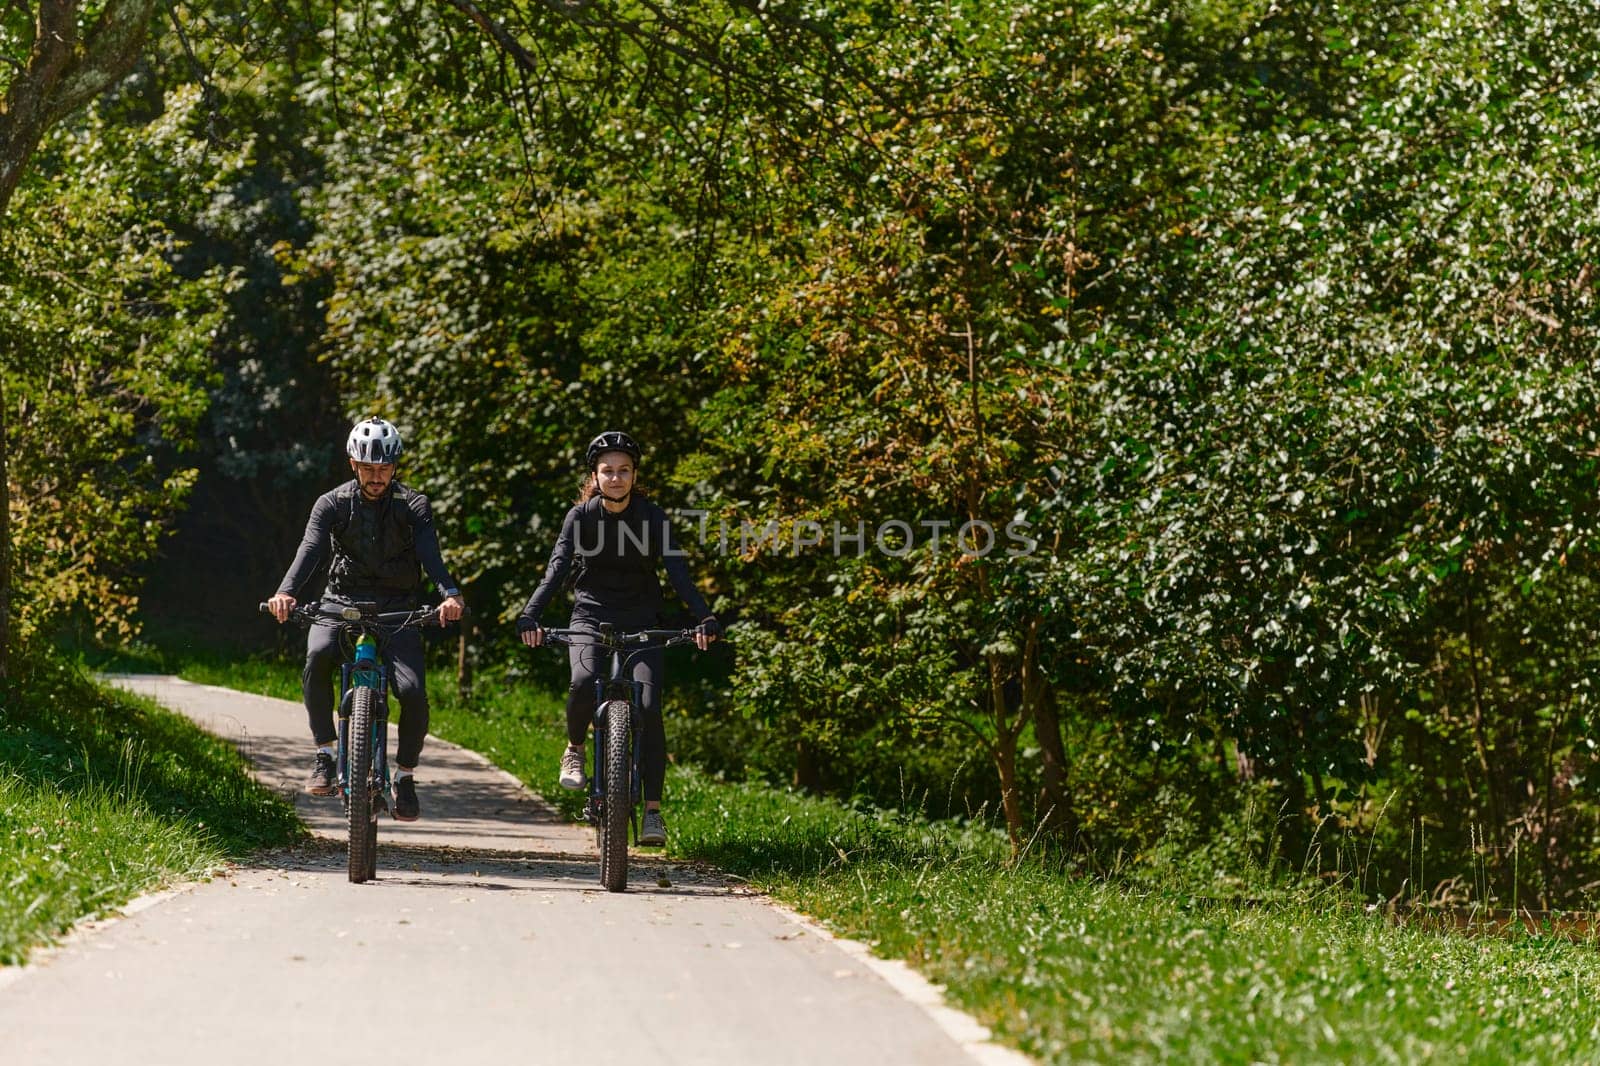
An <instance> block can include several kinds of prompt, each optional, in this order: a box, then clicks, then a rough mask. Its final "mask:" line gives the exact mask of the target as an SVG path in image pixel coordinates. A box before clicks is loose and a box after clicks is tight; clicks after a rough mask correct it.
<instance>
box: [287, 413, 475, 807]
mask: <svg viewBox="0 0 1600 1066" xmlns="http://www.w3.org/2000/svg"><path fill="white" fill-rule="evenodd" d="M401 447H402V445H401V440H400V431H399V430H397V429H395V427H394V426H393V425H391V424H390V423H388V422H386V421H384V420H383V419H381V418H369V419H366V420H365V421H363V422H358V423H357V424H356V426H355V428H353V429H352V430H351V431H350V435H349V437H348V439H346V441H345V453H346V454H347V455H348V456H349V457H350V469H351V470H352V471H353V472H354V473H355V477H354V478H353V479H352V480H350V481H347V482H345V483H344V484H343V485H340V486H339V487H338V488H336V489H333V490H331V491H329V492H326V493H324V494H323V495H322V496H320V497H318V499H317V502H316V503H315V504H313V505H312V507H311V517H310V518H309V519H308V520H307V522H306V530H305V535H304V536H303V537H302V538H301V540H300V550H299V551H298V552H297V553H296V554H295V557H294V562H293V563H292V564H290V566H289V570H288V572H287V573H286V574H284V575H283V580H282V581H281V582H279V583H278V591H277V593H276V594H275V595H274V596H273V597H272V598H271V599H269V600H268V601H267V606H268V607H269V608H270V610H271V611H272V615H273V617H274V618H276V619H277V620H278V621H279V622H280V623H282V622H285V621H287V620H288V618H289V612H290V611H291V610H293V609H294V606H295V602H296V601H295V597H296V596H297V595H298V594H299V593H300V590H301V588H302V587H303V586H304V585H305V584H306V582H307V581H309V580H310V579H311V577H312V575H313V574H314V573H315V572H316V571H317V569H318V568H319V567H320V566H321V565H322V563H323V561H324V560H325V559H327V558H328V557H329V556H330V554H331V556H332V561H331V563H330V564H329V566H328V581H327V587H326V591H325V592H324V593H323V595H322V602H323V603H325V604H329V605H331V606H347V605H352V604H356V603H361V602H370V603H376V604H377V605H378V610H379V611H381V612H390V611H408V610H411V609H413V608H414V607H416V605H417V594H418V592H419V591H420V589H421V584H422V582H421V575H420V573H419V567H420V568H421V569H424V570H426V571H427V573H428V578H429V579H430V580H431V581H432V582H433V583H434V585H436V586H437V587H438V589H439V593H440V595H442V596H443V597H444V602H442V603H441V604H439V624H440V625H444V624H445V623H447V622H453V621H455V620H456V619H458V618H460V617H461V612H462V611H463V610H464V609H465V604H464V603H463V602H462V600H461V593H460V592H459V591H458V589H457V588H456V583H455V580H454V579H453V578H451V576H450V572H449V571H448V570H446V569H445V565H444V559H443V558H442V557H441V556H440V554H439V537H438V534H437V533H436V532H435V531H434V528H433V511H432V509H431V508H430V507H429V506H428V498H427V497H426V496H424V495H422V494H421V493H420V492H416V491H414V490H413V489H410V488H408V487H406V486H405V485H403V484H401V483H400V482H398V481H396V480H394V467H395V462H396V461H397V460H398V459H399V458H400V452H401ZM386 654H387V657H388V661H389V676H390V682H391V685H392V687H393V689H394V693H395V696H396V698H397V699H398V700H399V701H400V729H399V734H400V737H399V746H398V749H397V751H396V752H395V764H396V773H395V777H394V790H395V803H394V816H395V818H397V819H398V820H400V821H402V822H414V821H416V820H417V818H418V817H419V816H420V814H421V807H420V805H419V804H418V802H417V786H416V781H415V779H414V777H413V774H412V772H413V771H414V770H415V769H416V767H417V761H418V759H419V757H420V756H421V754H422V743H423V740H424V739H426V737H427V735H428V691H427V684H426V681H427V677H426V673H425V665H424V662H423V654H422V633H421V631H419V630H417V629H406V630H402V631H401V632H400V633H399V634H398V635H396V637H395V638H394V639H393V640H392V641H391V642H390V643H389V646H388V650H387V653H386ZM339 662H340V652H339V644H338V629H337V628H336V627H334V626H322V625H318V626H312V627H311V629H310V632H309V633H308V635H307V637H306V665H305V670H304V672H303V673H302V674H301V679H300V680H301V691H302V693H303V695H304V697H305V704H306V717H307V719H308V720H309V722H310V725H311V738H312V741H313V742H314V743H315V745H316V762H315V764H314V765H313V767H312V769H311V776H310V778H309V779H308V780H307V782H306V791H307V792H309V793H311V794H312V795H313V796H333V795H337V794H338V792H339V784H338V760H337V754H336V753H337V751H338V740H339V733H338V730H337V729H335V727H334V724H333V702H334V693H333V675H334V671H335V669H336V668H337V667H338V665H339Z"/></svg>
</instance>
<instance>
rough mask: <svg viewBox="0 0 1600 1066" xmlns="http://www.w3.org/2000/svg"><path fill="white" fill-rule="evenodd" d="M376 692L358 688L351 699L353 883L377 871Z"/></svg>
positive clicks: (349, 812) (350, 813) (351, 868)
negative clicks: (374, 787) (374, 803)
mask: <svg viewBox="0 0 1600 1066" xmlns="http://www.w3.org/2000/svg"><path fill="white" fill-rule="evenodd" d="M377 708H378V691H377V689H372V688H364V687H363V688H357V689H356V690H355V691H354V692H353V693H352V694H351V700H350V729H349V734H348V736H349V744H350V758H349V764H350V778H349V782H350V802H349V804H348V806H347V811H348V818H349V830H350V868H349V874H350V880H351V881H353V882H355V883H356V884H360V883H361V882H363V881H366V880H368V879H369V878H371V877H373V876H375V875H376V873H377V864H378V821H377V819H376V818H375V817H374V812H373V809H372V723H373V720H374V719H375V718H376V717H377Z"/></svg>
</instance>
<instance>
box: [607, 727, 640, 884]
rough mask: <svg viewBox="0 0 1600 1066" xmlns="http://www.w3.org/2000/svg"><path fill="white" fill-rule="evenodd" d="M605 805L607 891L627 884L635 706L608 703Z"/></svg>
mask: <svg viewBox="0 0 1600 1066" xmlns="http://www.w3.org/2000/svg"><path fill="white" fill-rule="evenodd" d="M604 710H605V713H604V715H603V720H604V722H605V730H606V735H605V767H604V769H605V799H604V803H605V808H604V810H603V811H601V814H600V883H601V884H602V885H604V886H605V889H606V891H607V892H621V891H622V890H623V889H625V888H627V887H628V812H629V811H630V810H631V809H632V807H633V802H632V800H633V795H632V793H633V785H632V774H631V770H632V767H633V753H632V751H631V745H630V741H631V740H632V732H633V730H632V726H633V708H632V707H631V706H629V705H628V703H627V702H626V701H624V700H612V701H611V702H610V703H608V704H606V705H605V709H604Z"/></svg>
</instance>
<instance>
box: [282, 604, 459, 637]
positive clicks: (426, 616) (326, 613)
mask: <svg viewBox="0 0 1600 1066" xmlns="http://www.w3.org/2000/svg"><path fill="white" fill-rule="evenodd" d="M257 607H258V608H259V610H260V611H261V613H262V614H271V613H272V606H271V604H268V603H265V602H263V603H260V604H258V605H257ZM438 615H439V608H438V607H436V606H432V605H430V606H427V607H418V608H417V609H416V610H414V611H385V612H383V613H381V614H364V613H363V612H362V611H361V609H360V608H359V607H349V606H340V607H338V608H336V609H335V608H331V607H330V608H327V609H324V608H323V606H322V604H321V603H319V602H316V601H313V602H311V603H297V604H295V605H294V606H293V607H291V608H289V617H290V618H292V619H294V620H295V621H297V622H302V623H304V624H305V625H323V626H331V625H342V624H344V623H346V622H348V623H351V624H360V623H366V624H368V625H374V624H376V625H378V626H382V627H384V628H392V629H394V630H395V632H399V631H400V630H402V629H405V628H406V627H407V626H413V625H421V624H423V623H424V622H427V621H429V620H430V619H433V618H437V617H438Z"/></svg>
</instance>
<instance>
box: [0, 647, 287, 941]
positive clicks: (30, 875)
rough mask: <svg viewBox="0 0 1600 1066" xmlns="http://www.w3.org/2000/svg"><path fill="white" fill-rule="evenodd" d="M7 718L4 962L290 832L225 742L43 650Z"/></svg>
mask: <svg viewBox="0 0 1600 1066" xmlns="http://www.w3.org/2000/svg"><path fill="white" fill-rule="evenodd" d="M15 666H16V667H17V678H16V685H15V689H14V690H13V691H12V692H11V693H10V694H9V695H8V696H7V698H6V700H5V708H4V714H3V715H0V839H4V840H5V841H6V842H7V846H6V847H5V848H4V849H0V964H5V965H15V964H18V963H21V962H23V961H25V960H26V958H27V954H28V951H29V949H30V948H31V947H32V946H34V945H37V944H40V943H44V942H48V941H49V940H51V939H52V938H53V937H55V936H57V935H59V934H60V933H62V932H64V931H65V930H67V929H68V928H70V927H71V926H72V924H73V923H75V922H77V921H79V920H80V919H82V918H85V917H89V916H93V915H96V914H100V913H104V912H107V911H110V910H114V909H115V908H116V907H117V906H119V905H120V904H122V903H125V902H127V900H129V899H131V898H132V897H133V896H135V895H137V894H139V893H140V892H144V891H147V890H149V889H151V888H154V887H157V886H159V885H162V884H165V883H169V882H171V881H175V880H180V879H183V878H187V877H193V876H196V875H198V874H201V873H203V872H205V871H206V870H208V869H211V868H213V867H215V866H217V865H218V864H220V863H221V862H223V861H224V860H226V859H228V858H231V857H236V856H239V855H243V854H245V853H247V852H249V851H251V850H254V849H256V848H260V847H265V846H269V845H272V844H278V843H282V842H285V841H287V840H290V839H293V838H294V837H295V836H296V835H297V834H298V833H299V832H300V825H299V821H298V820H297V819H296V818H295V816H294V811H293V809H292V808H290V807H289V806H287V805H286V804H284V803H283V802H282V801H281V800H279V799H278V798H277V797H275V796H273V795H272V794H271V793H269V792H267V791H266V790H264V789H262V788H260V787H258V786H257V785H256V784H255V783H254V782H253V781H251V780H250V778H249V776H248V774H247V773H246V771H245V767H244V763H243V760H241V759H240V757H239V755H238V753H237V752H236V751H235V750H234V749H233V748H232V747H231V746H229V745H228V744H226V743H224V742H222V741H220V740H217V739H215V738H213V737H211V736H209V735H207V734H206V733H204V732H202V731H201V730H200V729H198V728H197V727H195V726H194V725H192V724H191V723H189V722H188V721H187V720H186V719H184V718H182V717H180V716H178V715H175V714H172V713H171V712H168V711H164V710H162V709H160V708H158V707H156V706H155V705H154V704H152V703H150V702H148V701H146V700H141V699H138V698H137V697H134V696H130V695H127V694H125V693H121V692H116V691H114V690H111V689H107V688H104V687H101V686H98V685H95V684H93V683H92V682H90V681H88V680H87V679H86V678H85V677H84V675H83V674H82V673H81V672H80V671H79V670H78V669H77V668H76V667H74V666H71V665H68V664H66V663H63V662H61V661H59V660H57V659H55V658H54V657H51V656H48V655H45V654H41V653H39V652H37V651H27V652H23V653H21V654H20V655H19V656H18V657H17V660H16V662H15Z"/></svg>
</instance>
